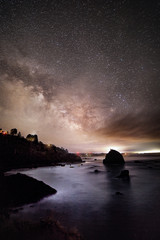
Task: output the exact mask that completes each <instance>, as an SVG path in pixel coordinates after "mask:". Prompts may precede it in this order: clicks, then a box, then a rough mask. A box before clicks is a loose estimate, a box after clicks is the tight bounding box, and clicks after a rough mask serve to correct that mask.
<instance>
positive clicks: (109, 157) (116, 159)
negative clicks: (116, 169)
mask: <svg viewBox="0 0 160 240" xmlns="http://www.w3.org/2000/svg"><path fill="white" fill-rule="evenodd" d="M103 163H104V164H110V165H112V164H124V163H125V161H124V158H123V156H122V154H121V153H119V152H118V151H116V150H110V151H109V153H107V154H106V157H105V159H104V160H103Z"/></svg>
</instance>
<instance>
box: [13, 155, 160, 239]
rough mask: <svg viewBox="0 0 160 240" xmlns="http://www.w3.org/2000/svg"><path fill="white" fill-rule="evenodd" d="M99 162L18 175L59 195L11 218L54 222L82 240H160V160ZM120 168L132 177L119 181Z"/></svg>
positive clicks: (90, 161) (27, 208) (50, 197)
mask: <svg viewBox="0 0 160 240" xmlns="http://www.w3.org/2000/svg"><path fill="white" fill-rule="evenodd" d="M102 160H103V159H102V158H100V157H99V158H97V159H96V160H95V159H94V158H87V159H85V161H86V162H85V163H83V164H74V165H65V166H56V167H42V168H36V169H23V170H19V171H18V172H21V173H24V174H27V175H29V176H32V177H34V178H36V179H38V180H41V181H43V182H45V183H46V184H48V185H50V186H51V187H53V188H55V189H56V190H57V193H56V194H55V195H52V196H49V197H46V198H43V199H42V200H41V201H39V202H38V203H34V204H28V205H25V206H23V207H22V208H21V209H20V210H19V211H18V213H16V214H12V217H13V218H19V219H23V220H26V219H32V220H33V221H34V220H36V219H42V218H45V217H47V216H50V217H54V218H57V220H58V221H60V222H61V223H62V224H63V225H65V226H67V227H68V228H76V229H78V231H79V232H80V233H81V234H82V236H83V237H84V239H86V240H115V239H124V240H143V239H144V240H158V239H160V227H159V223H160V158H159V157H147V156H146V157H125V160H126V164H125V165H124V166H116V167H107V166H104V165H103V162H102ZM137 160H139V161H137ZM124 169H127V170H129V175H130V178H129V179H121V178H117V176H118V175H119V174H120V172H121V171H122V170H124ZM95 170H98V171H95ZM15 172H17V171H12V173H15Z"/></svg>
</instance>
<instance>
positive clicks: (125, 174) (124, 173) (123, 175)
mask: <svg viewBox="0 0 160 240" xmlns="http://www.w3.org/2000/svg"><path fill="white" fill-rule="evenodd" d="M118 178H125V179H128V178H129V170H122V171H121V173H120V175H119V176H118Z"/></svg>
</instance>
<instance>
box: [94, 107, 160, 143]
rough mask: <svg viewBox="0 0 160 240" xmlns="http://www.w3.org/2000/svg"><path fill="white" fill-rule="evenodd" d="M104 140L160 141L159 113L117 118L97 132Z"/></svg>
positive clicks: (131, 114)
mask: <svg viewBox="0 0 160 240" xmlns="http://www.w3.org/2000/svg"><path fill="white" fill-rule="evenodd" d="M95 133H96V135H97V136H99V137H102V138H111V139H113V138H114V139H121V140H126V141H127V140H129V141H131V142H133V141H144V140H145V141H149V140H155V141H160V114H159V112H149V111H148V112H144V111H143V112H139V113H137V114H135V113H130V114H127V115H122V116H115V117H113V118H112V120H111V121H110V123H106V125H105V126H104V127H103V128H99V129H98V130H96V131H95Z"/></svg>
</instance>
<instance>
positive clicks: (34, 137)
mask: <svg viewBox="0 0 160 240" xmlns="http://www.w3.org/2000/svg"><path fill="white" fill-rule="evenodd" d="M26 139H27V140H28V141H30V142H35V143H38V136H37V135H36V134H35V135H32V134H28V135H27V137H26Z"/></svg>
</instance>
